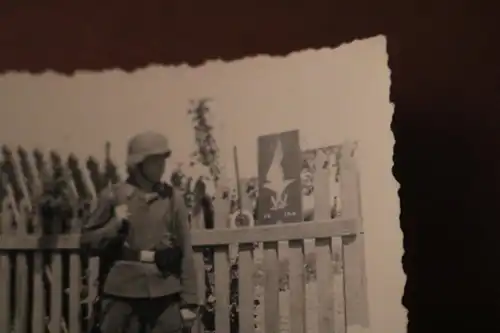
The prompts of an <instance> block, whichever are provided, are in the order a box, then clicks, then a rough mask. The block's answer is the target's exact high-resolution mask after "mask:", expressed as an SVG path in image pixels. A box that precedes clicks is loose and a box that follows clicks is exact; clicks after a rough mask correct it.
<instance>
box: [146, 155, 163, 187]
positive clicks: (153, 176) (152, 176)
mask: <svg viewBox="0 0 500 333" xmlns="http://www.w3.org/2000/svg"><path fill="white" fill-rule="evenodd" d="M165 165H166V159H165V157H164V156H157V155H154V156H149V157H148V158H146V159H145V160H144V162H143V163H142V172H143V173H144V174H145V175H146V177H147V178H148V179H149V180H151V181H154V182H159V181H160V180H161V177H162V176H163V173H164V172H165Z"/></svg>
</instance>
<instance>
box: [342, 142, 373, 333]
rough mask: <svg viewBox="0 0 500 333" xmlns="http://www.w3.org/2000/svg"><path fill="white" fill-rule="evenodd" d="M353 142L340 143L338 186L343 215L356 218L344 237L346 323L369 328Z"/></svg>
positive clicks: (363, 241)
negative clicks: (352, 233)
mask: <svg viewBox="0 0 500 333" xmlns="http://www.w3.org/2000/svg"><path fill="white" fill-rule="evenodd" d="M355 148H356V146H355V143H353V142H346V143H344V144H343V145H342V154H341V158H340V168H341V169H340V182H341V184H340V186H341V209H342V215H343V216H345V217H347V216H349V217H356V220H357V221H358V224H357V228H358V232H359V233H358V234H357V235H355V236H349V237H344V238H343V241H344V249H343V250H344V253H343V257H344V281H345V293H346V296H345V302H346V304H345V306H346V324H347V326H348V327H349V326H353V325H361V326H362V327H366V328H367V327H368V325H369V319H368V302H367V286H366V271H365V251H364V248H365V245H364V244H365V240H364V234H363V230H362V218H361V216H362V215H361V203H360V195H361V193H360V187H359V178H358V177H359V175H358V170H357V166H356V162H355V159H354V151H355Z"/></svg>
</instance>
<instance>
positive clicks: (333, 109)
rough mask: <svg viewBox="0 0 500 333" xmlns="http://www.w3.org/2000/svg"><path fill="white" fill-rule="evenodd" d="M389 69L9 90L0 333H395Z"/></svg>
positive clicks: (370, 62)
mask: <svg viewBox="0 0 500 333" xmlns="http://www.w3.org/2000/svg"><path fill="white" fill-rule="evenodd" d="M387 61H388V56H387V52H386V39H385V37H383V36H378V37H374V38H370V39H365V40H357V41H353V42H352V43H350V44H344V45H340V46H338V47H337V48H331V49H328V48H324V49H319V50H303V51H300V52H295V53H291V54H289V55H287V56H283V57H271V56H268V55H259V56H255V57H251V58H245V59H241V60H237V61H232V62H224V61H221V60H213V61H209V62H207V63H205V64H203V65H200V66H199V67H190V66H187V65H180V66H176V67H165V66H153V65H152V66H148V67H145V68H142V69H139V70H136V71H134V72H124V71H121V70H113V71H103V72H83V71H82V72H76V73H75V74H74V75H72V76H63V75H59V74H54V73H51V72H46V73H43V74H37V75H32V74H25V73H9V74H5V75H3V76H0V108H1V110H2V111H1V115H0V144H1V145H2V151H1V152H0V167H1V168H0V176H1V177H0V289H1V290H3V291H4V292H2V293H0V332H13V333H14V332H15V333H67V332H69V333H87V332H88V333H97V332H100V333H115V332H122V333H139V332H140V333H145V332H150V333H164V332H184V333H186V332H192V333H212V332H217V333H236V332H241V333H250V332H252V333H254V332H255V333H278V332H279V333H281V332H283V333H284V332H290V333H331V332H335V333H358V332H359V333H361V332H364V333H367V332H370V333H387V332H394V333H399V332H400V333H402V332H405V331H406V323H407V318H406V311H405V309H404V307H403V306H402V304H401V298H402V295H403V288H404V283H405V276H404V273H403V270H402V267H401V258H402V255H403V243H402V238H403V237H402V232H401V229H400V226H399V211H400V209H399V199H398V195H397V190H398V186H399V185H398V183H397V182H396V180H395V179H394V177H393V175H392V171H391V168H392V165H393V162H392V156H393V146H394V137H393V134H392V132H391V129H390V124H391V121H392V116H393V112H394V110H393V105H392V104H391V103H390V99H389V94H390V83H391V82H390V71H389V67H388V64H387Z"/></svg>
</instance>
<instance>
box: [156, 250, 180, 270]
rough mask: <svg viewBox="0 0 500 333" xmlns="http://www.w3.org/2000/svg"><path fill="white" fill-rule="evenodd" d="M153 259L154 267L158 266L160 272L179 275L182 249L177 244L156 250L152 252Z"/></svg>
mask: <svg viewBox="0 0 500 333" xmlns="http://www.w3.org/2000/svg"><path fill="white" fill-rule="evenodd" d="M154 261H155V264H156V267H158V269H159V270H160V272H162V273H163V274H164V275H166V274H167V273H172V274H175V275H177V276H180V273H181V261H182V250H181V249H180V248H179V247H177V246H173V247H168V248H164V249H160V250H156V251H155V254H154Z"/></svg>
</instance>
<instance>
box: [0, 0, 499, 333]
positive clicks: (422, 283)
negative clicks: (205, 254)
mask: <svg viewBox="0 0 500 333" xmlns="http://www.w3.org/2000/svg"><path fill="white" fill-rule="evenodd" d="M75 2H76V1H73V2H70V1H65V2H64V1H36V2H35V1H26V0H18V1H13V0H11V1H1V2H0V67H1V68H0V70H1V71H2V72H4V71H7V70H29V71H31V72H42V71H44V70H46V69H52V70H56V71H58V72H64V73H67V74H71V73H72V72H73V71H75V70H76V69H91V70H101V69H104V68H116V67H120V68H123V69H126V70H133V69H136V68H139V67H144V66H146V65H148V64H150V63H163V64H178V63H181V62H188V63H190V64H193V65H196V64H201V63H202V62H203V61H205V60H207V59H214V58H222V59H225V60H230V59H236V58H239V57H243V56H249V55H254V54H257V53H270V54H275V55H278V54H280V55H285V54H287V53H289V52H291V51H294V50H299V49H303V48H310V47H315V48H318V47H323V46H337V45H339V44H340V43H342V42H348V41H352V40H353V39H355V38H361V37H369V36H373V35H376V34H380V33H383V34H386V35H387V36H388V52H389V59H390V64H389V65H390V67H391V69H392V88H391V98H392V101H393V102H394V103H395V105H396V113H395V117H394V134H395V136H396V140H397V144H396V147H395V167H394V174H395V176H396V178H397V179H398V180H399V182H400V183H401V191H400V196H401V207H402V216H401V226H402V228H403V230H404V233H405V241H404V243H405V248H406V254H405V256H404V260H403V264H404V268H405V270H406V273H407V275H408V282H407V286H406V294H405V297H404V299H403V302H404V304H405V306H406V307H407V308H408V310H409V319H410V324H409V332H424V333H430V332H442V331H443V329H442V328H440V327H438V326H441V325H445V326H444V329H447V330H449V331H454V332H462V331H463V332H480V331H483V329H486V328H487V329H488V331H489V332H500V329H499V327H500V324H498V323H497V322H498V321H499V320H497V319H496V317H499V318H500V312H499V310H500V309H499V305H500V293H499V291H500V287H499V282H500V274H499V272H500V262H499V260H498V258H499V255H498V254H499V244H500V241H499V238H498V230H499V228H498V222H499V214H498V208H497V207H499V206H500V205H499V190H500V186H498V180H499V176H500V173H499V170H500V168H499V164H500V159H499V154H498V150H497V148H498V146H499V143H500V135H499V133H500V131H499V130H500V122H499V121H498V116H497V113H496V111H497V109H498V107H499V106H500V97H499V96H500V95H499V94H498V92H497V90H498V89H499V88H500V80H499V74H500V66H499V65H498V62H497V61H496V60H497V58H498V56H499V54H500V52H499V48H498V40H499V39H498V36H497V34H496V31H497V30H498V29H497V23H496V22H497V21H498V20H499V19H498V18H497V17H498V15H499V14H498V13H499V11H498V10H495V8H486V7H485V6H484V4H483V3H484V2H486V1H481V0H472V1H469V2H466V1H465V0H455V1H451V0H450V1H439V0H434V1H431V0H413V1H405V0H381V1H373V0H349V1H346V0H324V1H319V0H307V1H306V0H302V1H298V0H288V1H283V0H267V1H264V0H260V1H259V0H253V1H244V0H224V1H223V0H214V1H194V0H177V1H173V0H170V1H153V0H148V1H143V2H139V1H137V2H132V1H131V2H130V3H128V2H127V1H115V0H113V1H111V0H108V1H86V2H87V3H88V4H85V5H84V4H80V5H76V4H70V3H75ZM81 2H83V1H81ZM490 2H491V4H492V5H491V6H490V7H493V6H494V4H495V3H496V2H495V1H493V0H491V1H490ZM135 3H140V4H141V5H138V4H136V5H134V4H135ZM42 111H43V110H40V112H42ZM387 333H398V332H387Z"/></svg>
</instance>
